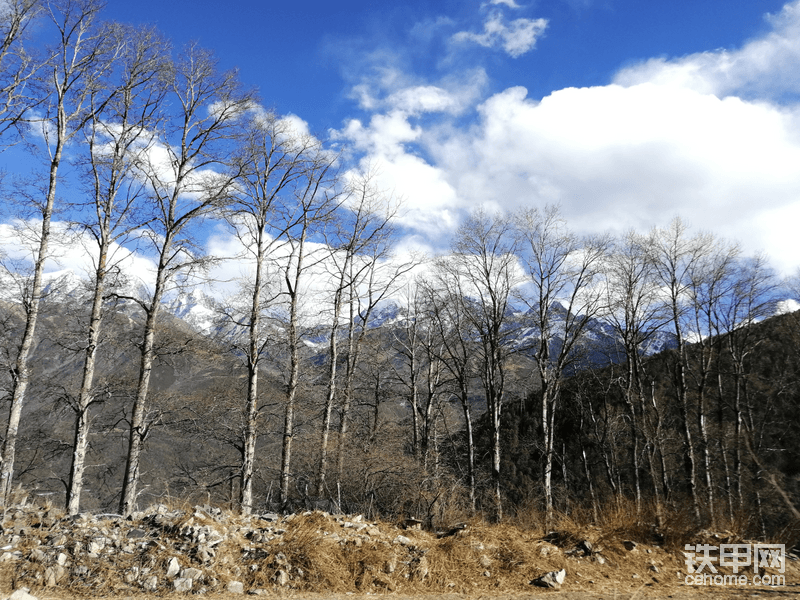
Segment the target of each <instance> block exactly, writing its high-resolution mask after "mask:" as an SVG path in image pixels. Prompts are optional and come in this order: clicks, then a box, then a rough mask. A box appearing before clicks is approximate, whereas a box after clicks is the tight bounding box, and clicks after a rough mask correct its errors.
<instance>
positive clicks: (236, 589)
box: [225, 581, 244, 594]
mask: <svg viewBox="0 0 800 600" xmlns="http://www.w3.org/2000/svg"><path fill="white" fill-rule="evenodd" d="M225 591H227V592H228V593H229V594H243V593H244V584H243V583H242V582H241V581H229V582H228V583H227V585H226V586H225Z"/></svg>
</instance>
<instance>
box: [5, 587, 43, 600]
mask: <svg viewBox="0 0 800 600" xmlns="http://www.w3.org/2000/svg"><path fill="white" fill-rule="evenodd" d="M30 591H31V590H30V588H19V589H18V590H14V592H13V593H12V594H11V595H10V596H9V597H8V600H39V599H38V598H37V597H36V596H32V595H31V594H29V593H28V592H30Z"/></svg>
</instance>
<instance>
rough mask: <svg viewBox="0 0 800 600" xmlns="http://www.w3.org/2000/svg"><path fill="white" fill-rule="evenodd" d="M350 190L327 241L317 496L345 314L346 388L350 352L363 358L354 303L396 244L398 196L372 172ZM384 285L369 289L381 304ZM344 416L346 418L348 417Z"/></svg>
mask: <svg viewBox="0 0 800 600" xmlns="http://www.w3.org/2000/svg"><path fill="white" fill-rule="evenodd" d="M349 188H350V189H349V190H348V191H347V198H346V199H345V201H344V202H343V204H342V208H341V210H340V211H339V212H340V214H339V219H337V220H336V221H334V227H333V230H332V232H331V235H332V238H330V239H328V241H327V243H328V246H329V247H330V249H331V254H330V257H329V258H328V260H327V261H326V265H327V266H328V267H329V269H328V270H329V271H330V279H331V282H332V286H333V290H332V293H333V298H332V307H331V326H330V338H329V342H328V347H329V350H328V360H329V363H328V385H327V390H326V397H325V408H324V411H323V419H322V431H321V435H320V457H319V464H318V467H317V495H318V496H322V495H323V494H324V492H325V487H326V481H325V480H326V471H327V462H328V441H329V437H330V429H331V417H332V413H333V408H334V406H336V403H337V400H338V397H337V392H338V389H337V369H338V365H339V342H340V339H339V338H340V337H341V336H340V329H341V327H342V312H343V311H346V315H347V316H348V317H349V321H348V323H347V324H346V325H345V331H346V336H347V338H346V339H347V342H348V344H347V365H346V369H345V384H346V385H348V384H347V381H348V379H349V380H350V381H352V377H353V373H354V370H355V363H354V362H352V361H351V358H352V357H351V353H353V354H355V355H357V354H358V349H357V348H355V347H354V345H355V344H356V343H357V341H358V340H357V336H356V330H355V324H356V323H355V322H356V321H358V318H360V316H361V315H360V312H361V311H359V315H358V316H356V315H355V314H354V313H355V307H354V306H353V304H354V303H356V304H358V303H359V299H360V298H363V297H364V296H363V294H364V290H363V289H362V288H363V286H365V285H369V284H375V283H376V281H375V277H374V275H375V273H376V270H378V269H379V264H378V263H379V262H381V261H387V260H389V259H390V258H391V256H390V251H391V240H392V236H393V234H394V226H393V219H394V217H395V215H396V213H397V203H396V201H395V200H394V198H393V197H392V196H391V195H389V194H385V193H383V192H381V191H380V190H378V189H376V188H375V185H374V174H373V173H370V172H367V173H365V174H363V175H361V176H360V177H357V178H355V179H354V180H353V181H351V182H350V185H349ZM383 283H384V284H386V285H387V286H388V287H387V288H385V289H384V290H373V291H372V292H370V291H369V290H367V291H366V293H367V295H369V294H372V295H373V296H374V298H376V301H377V299H380V298H383V296H384V294H385V293H386V292H388V289H389V288H390V287H391V283H392V282H391V281H388V282H383ZM378 285H380V283H378ZM374 304H375V302H371V305H369V306H367V307H365V308H366V309H367V311H368V312H371V311H372V309H373V308H374ZM350 385H351V384H350ZM351 387H352V385H351ZM348 393H350V392H348ZM376 410H377V409H376ZM344 418H345V419H346V418H347V417H346V416H344ZM340 423H341V416H340ZM345 431H346V429H345Z"/></svg>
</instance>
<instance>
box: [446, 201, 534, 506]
mask: <svg viewBox="0 0 800 600" xmlns="http://www.w3.org/2000/svg"><path fill="white" fill-rule="evenodd" d="M516 250H517V241H516V239H515V236H514V230H513V225H512V223H511V222H510V221H509V220H508V219H506V218H504V217H502V216H500V215H494V216H492V215H489V214H487V213H485V212H483V211H477V212H475V213H473V214H472V215H471V217H470V218H469V219H468V220H467V221H466V222H465V223H464V224H463V225H462V226H461V227H460V228H459V229H458V232H457V233H456V238H455V242H454V243H453V248H452V253H451V255H450V256H448V257H444V258H442V259H441V260H440V261H439V263H438V264H439V268H440V269H442V270H443V271H444V272H446V273H447V277H448V279H449V280H450V281H451V282H452V284H453V291H454V292H455V293H456V297H457V298H458V299H459V301H460V302H462V303H463V306H462V309H463V311H464V312H463V314H464V315H465V317H466V319H465V320H466V322H467V323H468V324H469V328H470V330H471V331H472V335H473V336H474V339H475V342H476V344H475V355H476V357H477V358H476V360H477V362H478V365H479V366H478V372H479V377H480V380H481V383H482V385H483V391H484V396H485V399H486V410H487V414H488V416H489V423H490V428H491V439H492V443H491V447H492V451H491V454H492V495H493V501H494V505H495V507H494V518H495V519H496V520H498V521H500V520H501V519H502V517H503V504H502V495H501V488H500V484H501V478H500V455H501V444H500V419H501V416H502V411H503V403H504V401H505V384H506V363H507V361H508V357H509V355H510V354H511V353H512V352H513V351H514V341H515V340H514V338H515V330H514V327H513V324H514V323H513V318H512V311H511V299H512V293H513V290H514V288H515V286H516V285H517V284H518V283H519V282H520V281H521V278H520V275H521V274H520V272H519V266H518V260H517V256H516V254H515V252H516Z"/></svg>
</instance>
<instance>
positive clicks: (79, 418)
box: [67, 28, 167, 515]
mask: <svg viewBox="0 0 800 600" xmlns="http://www.w3.org/2000/svg"><path fill="white" fill-rule="evenodd" d="M117 33H118V35H119V42H118V43H119V44H120V45H121V46H122V48H123V50H122V52H121V55H120V58H119V61H118V67H117V68H115V70H114V71H115V74H116V75H117V77H118V78H115V79H116V80H115V81H114V83H113V85H114V86H115V89H114V97H113V98H112V100H111V101H110V102H108V103H107V104H106V106H105V109H104V110H100V109H99V108H98V109H96V110H93V111H91V114H92V119H91V121H90V122H89V123H88V124H87V127H86V131H85V139H86V143H87V146H86V149H87V158H86V165H85V175H86V179H87V180H88V182H87V186H86V187H87V190H88V195H89V197H90V198H91V204H90V205H88V206H87V208H88V212H89V216H88V218H87V219H86V220H85V221H84V222H83V223H76V226H77V227H78V228H79V229H80V230H81V231H82V233H88V235H89V237H91V238H92V239H93V241H94V242H95V243H96V248H97V257H96V262H95V264H94V289H93V291H92V296H91V300H90V303H91V309H90V316H89V323H88V327H87V330H86V337H85V339H83V340H82V346H83V351H84V353H85V359H84V365H83V376H82V382H81V388H80V392H79V394H78V397H77V399H76V402H75V404H74V406H73V409H74V410H75V415H76V419H75V439H74V445H73V450H72V464H71V467H70V475H69V484H68V490H67V512H68V514H70V515H74V514H77V513H78V512H79V511H80V496H81V489H82V487H83V475H84V468H85V459H86V450H87V447H88V442H89V410H90V406H91V405H92V403H93V402H94V390H93V383H94V373H95V364H96V360H97V351H98V342H99V340H100V332H101V327H102V318H103V301H104V296H105V294H106V291H107V287H108V285H109V283H111V284H112V285H113V284H114V283H115V279H116V276H117V275H118V274H119V272H120V267H119V264H118V263H119V260H121V258H120V256H119V254H118V255H117V256H115V255H114V248H115V247H116V248H119V244H124V243H125V242H127V241H129V240H130V238H131V237H132V235H134V234H135V233H136V232H137V231H138V230H139V229H140V228H142V227H143V226H144V225H145V221H146V219H147V217H146V214H147V211H146V210H145V207H144V206H143V202H142V200H143V198H144V196H145V192H146V187H145V184H144V182H142V181H141V180H139V179H137V177H136V172H137V169H138V168H139V167H140V166H141V165H140V162H141V160H142V152H143V151H144V149H145V148H147V147H149V146H150V144H151V143H152V141H153V136H154V135H155V131H156V128H157V126H158V124H159V120H160V117H161V114H160V111H161V109H162V100H163V98H164V94H165V91H166V90H165V88H164V85H163V77H162V76H163V74H164V69H165V66H166V56H167V54H166V44H165V42H164V41H163V40H162V39H160V38H159V36H158V35H157V34H156V33H155V32H154V31H152V30H147V29H128V28H119V31H118V32H117ZM91 102H92V103H93V104H94V105H97V104H98V103H99V102H100V103H102V102H104V98H102V97H101V98H100V99H97V98H94V97H93V98H92V99H91ZM126 254H127V253H125V252H123V253H122V255H123V256H124V255H126ZM109 280H111V281H109Z"/></svg>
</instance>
